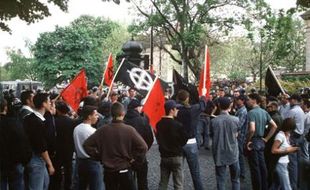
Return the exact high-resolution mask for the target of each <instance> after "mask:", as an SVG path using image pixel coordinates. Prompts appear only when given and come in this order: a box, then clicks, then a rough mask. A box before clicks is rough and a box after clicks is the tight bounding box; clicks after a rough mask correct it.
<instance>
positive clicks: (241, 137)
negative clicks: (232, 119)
mask: <svg viewBox="0 0 310 190" xmlns="http://www.w3.org/2000/svg"><path fill="white" fill-rule="evenodd" d="M246 100H247V97H246V96H245V95H240V96H238V97H236V104H237V112H236V116H237V117H238V118H239V134H238V146H239V165H240V178H242V179H244V178H245V162H244V156H243V146H244V143H245V140H246V132H247V127H248V126H247V125H248V119H247V116H248V111H247V109H246V107H245V104H246Z"/></svg>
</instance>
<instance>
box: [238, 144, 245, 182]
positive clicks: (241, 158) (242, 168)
mask: <svg viewBox="0 0 310 190" xmlns="http://www.w3.org/2000/svg"><path fill="white" fill-rule="evenodd" d="M243 145H244V144H243V143H242V142H239V141H238V148H239V166H240V177H245V162H244V155H243Z"/></svg>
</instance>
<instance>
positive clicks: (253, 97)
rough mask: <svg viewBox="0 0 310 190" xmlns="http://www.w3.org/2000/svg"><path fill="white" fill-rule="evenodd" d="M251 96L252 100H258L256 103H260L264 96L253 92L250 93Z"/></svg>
mask: <svg viewBox="0 0 310 190" xmlns="http://www.w3.org/2000/svg"><path fill="white" fill-rule="evenodd" d="M249 98H250V99H252V100H256V103H257V104H259V103H260V102H261V101H262V98H261V96H260V95H259V94H256V93H252V94H250V95H249Z"/></svg>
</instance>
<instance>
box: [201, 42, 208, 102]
mask: <svg viewBox="0 0 310 190" xmlns="http://www.w3.org/2000/svg"><path fill="white" fill-rule="evenodd" d="M207 61H208V46H207V45H206V48H205V62H204V65H203V87H202V95H203V96H205V95H206V93H207V88H206V82H207V77H206V75H207V67H206V64H207Z"/></svg>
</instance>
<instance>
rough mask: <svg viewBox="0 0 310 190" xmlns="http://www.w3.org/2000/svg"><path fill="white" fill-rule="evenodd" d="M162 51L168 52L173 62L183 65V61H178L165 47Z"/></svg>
mask: <svg viewBox="0 0 310 190" xmlns="http://www.w3.org/2000/svg"><path fill="white" fill-rule="evenodd" d="M162 49H163V50H164V51H165V52H166V53H168V54H169V55H170V57H171V59H172V60H173V61H175V62H177V63H178V64H180V65H181V64H182V61H181V60H178V59H177V58H176V57H175V56H174V55H173V54H172V53H171V52H170V51H169V50H168V49H167V48H166V47H165V46H162Z"/></svg>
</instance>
